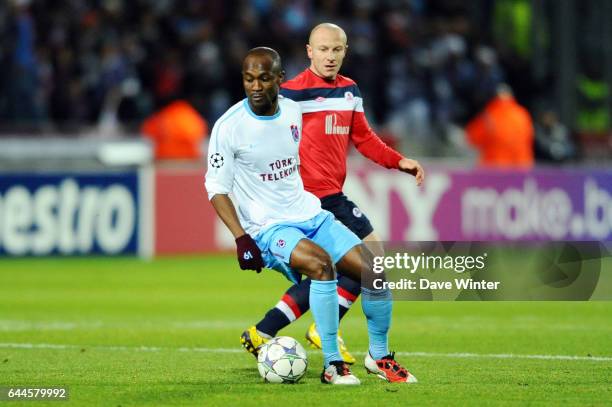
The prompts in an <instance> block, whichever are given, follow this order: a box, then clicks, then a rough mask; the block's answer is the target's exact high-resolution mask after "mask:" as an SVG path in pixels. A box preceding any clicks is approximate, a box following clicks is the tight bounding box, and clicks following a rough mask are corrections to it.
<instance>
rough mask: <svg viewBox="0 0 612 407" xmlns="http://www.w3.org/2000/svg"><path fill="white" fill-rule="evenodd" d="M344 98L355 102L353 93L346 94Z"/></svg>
mask: <svg viewBox="0 0 612 407" xmlns="http://www.w3.org/2000/svg"><path fill="white" fill-rule="evenodd" d="M344 98H345V99H346V100H349V101H350V100H353V94H352V93H351V92H344Z"/></svg>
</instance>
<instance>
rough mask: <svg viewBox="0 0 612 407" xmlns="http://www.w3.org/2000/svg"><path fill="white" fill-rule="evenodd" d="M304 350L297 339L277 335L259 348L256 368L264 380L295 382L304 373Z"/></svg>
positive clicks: (305, 364) (305, 360) (305, 359)
mask: <svg viewBox="0 0 612 407" xmlns="http://www.w3.org/2000/svg"><path fill="white" fill-rule="evenodd" d="M307 367H308V359H307V358H306V351H305V350H304V348H303V347H302V345H300V343H299V342H298V341H296V340H295V339H293V338H290V337H288V336H277V337H276V338H272V339H270V340H269V341H268V342H267V343H266V344H264V345H262V347H261V348H259V355H258V356H257V369H258V370H259V374H260V375H261V377H263V379H264V381H266V382H270V383H296V382H297V381H298V380H300V379H301V378H302V376H304V374H305V373H306V368H307Z"/></svg>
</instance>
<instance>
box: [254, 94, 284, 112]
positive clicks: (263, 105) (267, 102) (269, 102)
mask: <svg viewBox="0 0 612 407" xmlns="http://www.w3.org/2000/svg"><path fill="white" fill-rule="evenodd" d="M249 101H250V104H251V108H252V109H253V112H254V113H255V114H256V115H258V116H263V115H265V114H266V112H269V111H271V112H272V113H271V114H274V113H275V111H276V106H277V103H278V94H277V95H275V96H273V97H272V98H271V99H268V98H267V97H265V96H264V98H263V99H262V100H261V101H260V102H259V103H257V104H256V103H254V101H253V99H250V100H249ZM273 107H274V108H275V109H274V111H272V108H273Z"/></svg>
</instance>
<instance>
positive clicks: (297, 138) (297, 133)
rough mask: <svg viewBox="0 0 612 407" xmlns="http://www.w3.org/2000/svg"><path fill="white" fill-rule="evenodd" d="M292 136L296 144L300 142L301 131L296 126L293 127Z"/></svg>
mask: <svg viewBox="0 0 612 407" xmlns="http://www.w3.org/2000/svg"><path fill="white" fill-rule="evenodd" d="M291 136H292V137H293V141H295V142H296V143H297V142H298V141H300V130H299V129H298V126H296V125H295V124H292V125H291Z"/></svg>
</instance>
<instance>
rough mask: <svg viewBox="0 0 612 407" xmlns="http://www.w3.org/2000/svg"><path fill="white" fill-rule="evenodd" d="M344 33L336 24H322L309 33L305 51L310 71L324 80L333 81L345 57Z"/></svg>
mask: <svg viewBox="0 0 612 407" xmlns="http://www.w3.org/2000/svg"><path fill="white" fill-rule="evenodd" d="M346 49H347V45H346V33H345V32H344V30H343V29H342V28H340V27H338V26H337V25H336V24H332V23H322V24H319V25H317V26H316V27H315V28H313V29H312V31H311V32H310V38H308V44H306V51H307V53H308V58H309V59H310V70H311V71H312V72H314V73H315V74H316V75H317V76H320V77H321V78H323V79H326V80H330V81H331V80H335V79H336V76H337V75H338V71H339V70H340V67H341V66H342V61H343V60H344V57H345V56H346Z"/></svg>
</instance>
